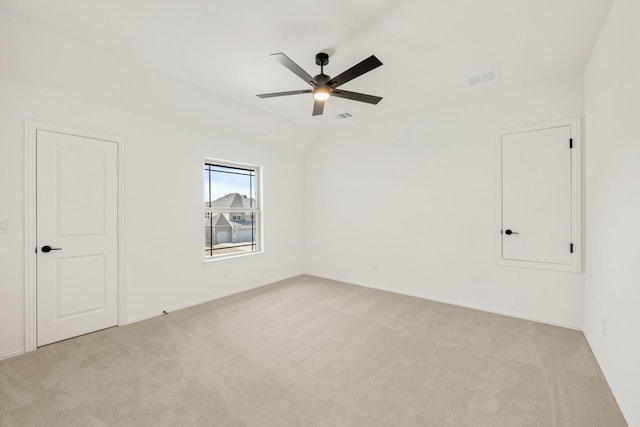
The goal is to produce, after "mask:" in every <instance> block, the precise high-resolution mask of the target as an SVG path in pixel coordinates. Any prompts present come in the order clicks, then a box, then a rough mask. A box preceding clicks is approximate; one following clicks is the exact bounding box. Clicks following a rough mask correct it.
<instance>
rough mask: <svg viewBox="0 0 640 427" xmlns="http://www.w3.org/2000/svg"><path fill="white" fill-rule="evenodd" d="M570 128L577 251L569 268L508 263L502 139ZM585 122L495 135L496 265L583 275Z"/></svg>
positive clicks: (569, 120)
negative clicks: (506, 256)
mask: <svg viewBox="0 0 640 427" xmlns="http://www.w3.org/2000/svg"><path fill="white" fill-rule="evenodd" d="M564 126H570V127H571V138H572V139H573V149H572V150H571V193H572V199H571V237H572V242H573V247H574V257H573V261H572V263H571V264H570V265H560V264H552V263H541V262H533V261H518V260H507V259H504V258H503V256H502V243H503V240H502V234H501V232H500V231H501V230H502V223H503V218H502V139H503V136H504V135H509V134H514V133H521V132H531V131H536V130H543V129H551V128H557V127H564ZM581 152H582V121H581V118H580V117H569V118H566V119H560V120H554V121H548V122H542V123H534V124H530V125H523V126H517V127H512V128H507V129H500V130H498V131H497V132H496V156H497V167H496V171H497V173H496V175H497V179H496V182H497V185H498V188H497V193H496V194H497V213H498V214H497V215H496V217H497V220H498V222H497V226H496V249H497V263H498V264H499V265H509V266H515V267H527V268H536V269H543V270H558V271H569V272H580V271H582V256H583V255H582V254H583V247H582V220H581V218H582V172H581V170H582V154H581Z"/></svg>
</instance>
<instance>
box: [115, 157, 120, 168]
mask: <svg viewBox="0 0 640 427" xmlns="http://www.w3.org/2000/svg"><path fill="white" fill-rule="evenodd" d="M116 167H120V157H116Z"/></svg>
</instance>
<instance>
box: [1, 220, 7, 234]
mask: <svg viewBox="0 0 640 427" xmlns="http://www.w3.org/2000/svg"><path fill="white" fill-rule="evenodd" d="M8 232H9V224H8V223H7V221H5V220H2V221H0V233H8Z"/></svg>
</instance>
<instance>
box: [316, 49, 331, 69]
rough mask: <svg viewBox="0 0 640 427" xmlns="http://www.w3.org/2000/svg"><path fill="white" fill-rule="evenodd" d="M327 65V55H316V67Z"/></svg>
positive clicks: (321, 53)
mask: <svg viewBox="0 0 640 427" xmlns="http://www.w3.org/2000/svg"><path fill="white" fill-rule="evenodd" d="M328 63H329V54H328V53H324V52H320V53H317V54H316V65H320V66H324V65H327V64H328Z"/></svg>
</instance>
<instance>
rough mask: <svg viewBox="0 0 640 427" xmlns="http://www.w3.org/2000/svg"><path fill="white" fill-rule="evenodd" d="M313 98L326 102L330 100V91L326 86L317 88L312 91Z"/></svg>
mask: <svg viewBox="0 0 640 427" xmlns="http://www.w3.org/2000/svg"><path fill="white" fill-rule="evenodd" d="M313 98H314V99H316V100H318V101H326V100H327V99H329V98H331V90H330V89H329V88H328V87H326V86H318V87H317V88H315V89H314V90H313Z"/></svg>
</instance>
